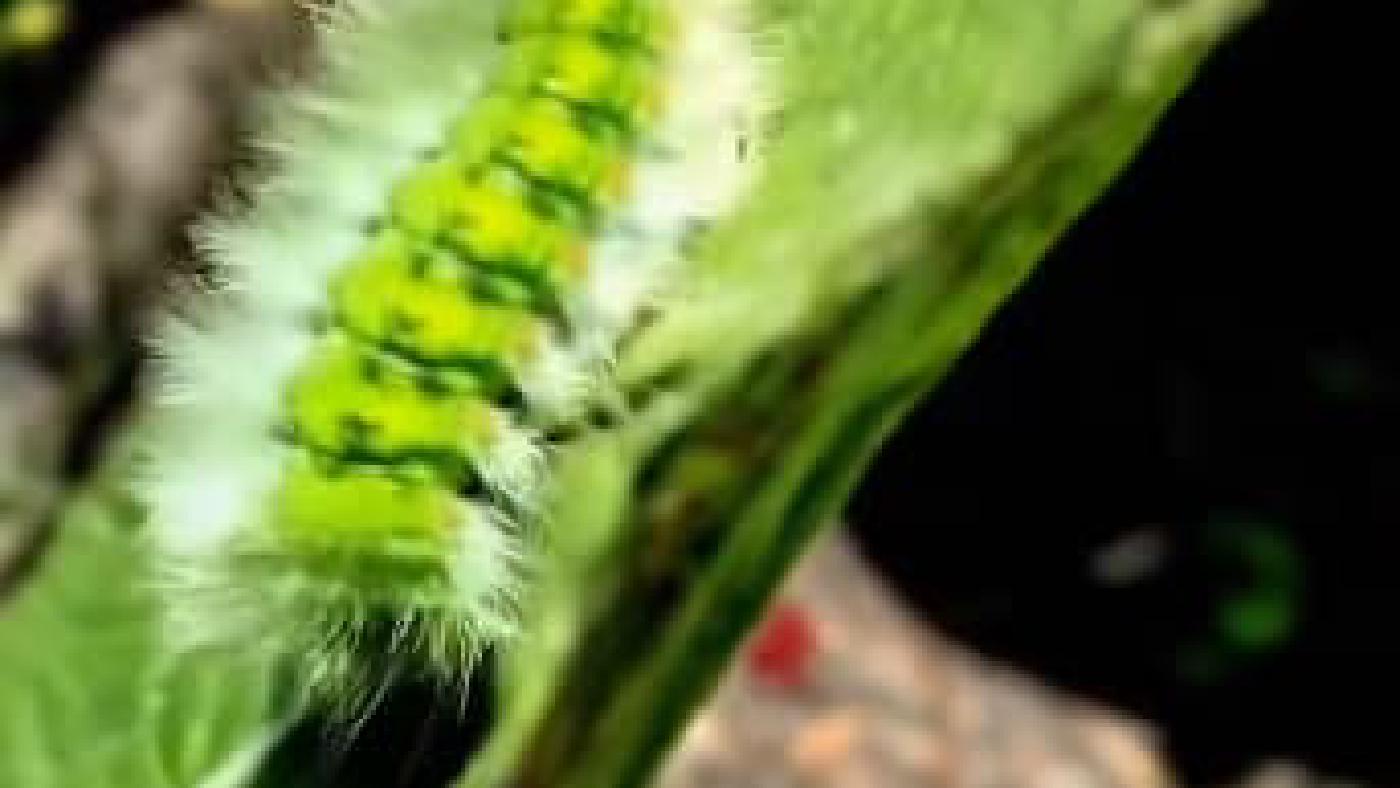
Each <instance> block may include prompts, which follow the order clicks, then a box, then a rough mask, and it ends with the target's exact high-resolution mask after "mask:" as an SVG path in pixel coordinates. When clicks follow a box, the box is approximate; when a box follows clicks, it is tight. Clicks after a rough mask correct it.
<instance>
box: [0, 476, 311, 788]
mask: <svg viewBox="0 0 1400 788" xmlns="http://www.w3.org/2000/svg"><path fill="white" fill-rule="evenodd" d="M64 526H65V527H64V528H63V531H62V535H61V537H60V540H59V542H58V544H56V545H54V546H53V547H52V548H51V549H50V551H49V553H48V555H47V556H46V558H45V562H44V565H43V567H42V571H41V573H40V576H39V578H38V579H37V580H36V581H35V582H32V583H30V584H29V585H28V586H27V587H26V588H25V589H23V591H22V592H20V593H19V594H18V595H17V596H16V597H14V598H12V599H9V600H7V602H6V607H5V608H3V609H0V785H7V786H24V788H49V787H50V786H52V788H73V786H84V788H104V787H106V786H111V787H112V788H127V787H128V786H129V788H160V786H193V785H203V786H209V787H210V788H215V787H216V786H233V785H241V784H244V783H245V782H246V780H247V779H248V777H249V775H250V774H252V772H253V770H254V769H255V767H256V766H257V764H258V762H259V761H260V759H261V756H262V753H263V751H264V750H265V749H266V748H267V747H268V746H270V745H271V744H272V742H273V741H274V740H275V739H276V738H277V736H278V734H279V733H280V730H281V724H280V723H279V722H278V720H279V719H281V718H282V716H283V715H284V714H285V712H284V711H283V710H281V708H280V705H279V697H280V694H279V693H278V692H276V688H275V686H274V682H273V680H272V672H271V671H270V670H268V668H267V666H266V665H261V664H232V663H230V662H228V661H226V660H223V659H219V658H214V657H211V656H209V655H194V654H190V655H184V656H176V655H172V654H171V653H170V651H169V646H168V644H167V643H166V642H164V641H163V638H162V633H161V632H160V617H159V611H158V609H157V606H156V603H155V599H154V594H153V591H152V588H151V577H150V575H149V573H148V572H147V566H146V561H145V555H144V553H143V550H142V547H141V545H140V543H139V539H138V537H137V536H136V531H135V530H134V529H132V528H131V527H129V526H126V525H124V524H122V523H121V522H119V521H118V517H117V516H116V514H115V512H114V509H113V508H109V507H107V506H104V505H103V504H102V503H101V502H99V501H98V500H96V499H92V500H86V501H83V502H80V503H79V504H77V505H75V506H74V507H73V509H72V511H71V513H70V515H69V516H68V517H66V518H65V523H64Z"/></svg>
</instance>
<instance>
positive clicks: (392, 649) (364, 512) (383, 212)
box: [0, 0, 1251, 786]
mask: <svg viewBox="0 0 1400 788" xmlns="http://www.w3.org/2000/svg"><path fill="white" fill-rule="evenodd" d="M1250 6H1251V4H1250V3H1248V2H1244V0H1239V1H1238V2H1236V1H1235V0H1181V1H1180V2H1165V1H1164V0H1163V1H1154V0H1044V2H1038V3H1036V4H1034V5H1030V6H1028V5H1027V4H1026V3H1024V2H1023V0H982V1H981V2H975V3H973V2H952V1H949V2H942V1H939V2H929V0H864V1H863V2H861V3H849V2H845V1H844V0H751V1H750V2H741V0H691V1H690V2H683V0H515V2H508V1H507V0H499V1H498V2H473V3H463V2H459V0H395V2H389V0H361V1H360V2H353V3H348V4H347V5H346V6H345V7H344V8H342V9H339V10H333V11H330V12H328V16H327V19H326V20H325V25H324V27H325V32H324V33H323V35H322V36H321V37H320V41H319V45H320V47H321V50H320V51H321V57H320V62H321V64H322V67H321V69H320V71H319V74H318V75H317V76H315V77H313V78H312V80H311V83H310V84H309V85H308V86H306V87H304V88H300V89H296V90H293V91H290V92H289V93H288V94H287V95H285V96H284V97H283V98H281V99H279V100H277V101H276V102H275V103H274V106H273V107H272V109H271V110H270V111H269V112H268V113H267V114H268V120H267V124H268V126H267V128H268V131H267V132H266V134H265V136H264V137H263V139H264V141H265V143H266V144H265V145H264V148H265V149H266V151H267V155H266V156H265V159H266V162H265V164H263V165H262V166H260V167H259V168H258V173H257V174H256V175H255V180H253V182H252V184H251V185H250V186H249V187H248V188H247V189H246V190H245V192H246V194H245V195H244V196H243V197H242V198H240V199H239V200H237V201H235V204H233V205H232V206H231V207H229V208H227V209H226V210H224V211H223V212H221V214H220V216H219V217H218V218H215V219H213V220H211V221H210V222H208V223H206V225H205V228H206V229H205V231H204V233H203V237H204V238H205V239H206V242H207V243H206V247H207V248H208V251H209V257H210V261H211V265H212V268H213V271H214V280H215V282H216V285H215V286H214V287H213V288H212V292H210V293H209V294H208V295H206V296H204V297H202V298H200V299H197V301H196V302H195V303H191V304H189V305H187V306H186V308H184V309H183V310H182V312H181V316H180V318H179V319H178V320H174V321H171V323H170V325H169V326H168V327H167V328H165V329H164V330H163V331H162V332H160V334H159V336H158V338H157V341H156V347H157V348H158V352H159V353H160V354H161V356H162V359H163V362H164V363H163V364H162V368H163V370H162V371H163V374H162V375H161V380H159V381H157V382H156V383H155V384H154V385H153V386H152V389H153V392H152V400H153V401H152V404H151V406H150V414H149V415H148V416H147V418H145V419H142V422H141V424H140V425H139V426H138V427H137V428H136V429H135V430H134V432H133V436H132V438H131V439H130V440H129V441H128V442H126V445H127V446H129V447H130V449H129V450H128V451H123V452H118V453H117V455H116V456H115V457H114V458H113V460H112V462H111V466H112V467H111V469H110V471H109V473H108V474H107V475H106V477H107V479H108V480H109V481H110V479H111V478H116V479H117V481H115V482H112V484H113V485H114V486H115V487H117V488H119V489H124V490H130V491H131V493H132V494H133V495H134V500H129V499H128V497H127V494H126V493H120V494H119V493H113V492H106V491H105V489H106V488H105V487H103V488H101V489H99V490H97V491H95V492H94V494H93V499H94V500H93V501H92V502H90V503H89V504H88V505H85V506H82V507H75V511H81V512H83V513H84V514H82V515H81V516H79V515H78V514H75V515H74V516H72V517H70V518H68V521H67V522H66V523H65V527H64V529H63V533H62V535H61V538H60V541H59V543H58V545H57V546H56V547H55V548H54V550H53V551H51V554H50V555H49V556H48V558H47V561H46V563H45V568H44V570H43V571H41V572H39V573H38V574H37V575H36V578H35V579H34V580H33V581H32V582H31V583H30V585H29V587H28V588H27V589H25V592H24V593H23V594H21V595H20V596H19V597H18V598H17V599H16V600H15V601H14V602H13V603H12V606H11V607H10V608H8V609H7V610H5V611H4V612H3V613H0V711H3V712H5V713H3V714H0V784H11V783H14V784H19V785H37V786H42V785H55V786H62V785H72V784H84V785H103V784H110V785H166V784H169V785H196V784H209V785H221V784H242V783H245V782H247V781H249V780H257V778H256V776H255V775H256V774H257V772H258V768H259V762H260V756H261V755H262V754H264V753H265V752H266V751H267V749H268V748H269V746H270V742H272V741H274V740H275V739H276V738H277V736H278V733H279V732H280V731H282V730H284V729H285V727H286V726H287V725H289V724H291V723H292V722H293V721H294V720H295V719H296V718H297V717H298V716H300V715H301V714H303V713H305V712H306V711H308V709H310V708H313V707H317V706H320V707H325V706H330V707H339V709H340V712H341V715H342V718H346V717H347V716H348V718H353V717H354V716H355V715H357V714H358V713H360V712H362V711H364V710H365V709H366V708H372V706H373V704H374V702H375V699H376V697H377V695H378V694H379V693H380V692H381V691H388V689H389V687H390V686H391V684H392V682H393V680H394V678H396V677H397V676H400V675H402V674H404V673H405V672H410V673H414V674H420V673H421V674H424V675H427V676H430V677H432V678H433V680H434V681H437V682H439V683H440V684H441V685H442V686H443V687H444V689H445V692H444V694H445V695H448V696H450V695H452V693H453V690H454V688H455V687H460V686H461V685H462V682H463V681H464V680H465V677H466V675H467V674H468V672H469V671H470V670H471V668H472V666H473V664H474V662H475V661H476V659H477V658H478V656H479V655H480V653H481V652H482V650H483V649H486V648H488V647H495V648H496V649H497V650H498V651H499V653H500V654H501V661H502V664H503V666H504V670H503V678H502V680H501V682H500V686H499V687H498V688H497V692H498V698H499V700H498V706H499V708H500V710H501V711H500V714H499V715H498V720H497V721H496V724H495V726H494V728H493V731H492V732H491V735H490V737H489V738H488V740H487V742H486V745H485V748H484V749H483V750H482V752H481V753H480V755H479V757H478V758H476V759H475V760H474V761H473V763H472V764H471V765H470V767H469V769H468V771H467V773H466V774H465V775H463V778H462V780H463V784H465V785H483V786H486V785H500V784H520V785H540V786H559V785H586V786H595V785H601V786H611V785H634V784H642V783H644V782H645V781H646V780H647V778H648V776H649V775H650V773H651V771H652V770H653V769H654V768H655V766H656V764H657V763H658V762H659V761H660V760H661V758H662V757H663V756H664V753H665V751H666V749H667V747H668V746H669V745H670V743H671V742H672V741H673V740H674V738H675V736H676V734H677V732H678V731H679V730H681V728H682V726H683V725H684V722H685V720H686V719H687V717H688V715H689V713H690V712H691V711H692V710H693V709H694V707H695V706H696V704H698V703H699V702H700V701H701V700H702V699H703V697H704V694H705V690H706V688H707V687H709V686H710V685H711V684H712V683H713V682H714V680H715V678H716V676H717V675H718V671H719V670H720V668H721V667H722V665H723V663H724V661H725V659H726V657H727V655H728V654H729V653H730V652H731V651H732V649H733V648H734V647H735V645H736V644H737V642H738V641H739V640H740V638H741V637H742V636H743V633H744V631H745V630H746V628H747V626H748V625H749V624H751V623H752V622H753V621H754V620H755V619H756V618H757V616H758V615H759V613H760V611H761V608H762V605H763V603H764V601H765V600H766V599H767V597H768V595H769V594H770V593H771V591H772V590H773V588H774V587H775V586H776V585H777V584H778V583H779V582H780V580H781V578H782V576H783V574H784V572H785V571H786V569H787V568H788V567H789V566H790V565H791V563H792V562H793V561H795V560H796V558H797V557H798V556H799V555H800V554H801V552H802V550H803V548H804V547H805V546H806V545H807V544H808V543H809V542H810V540H811V538H812V537H813V535H814V534H815V533H817V532H818V530H819V529H820V527H821V526H822V525H823V524H825V523H827V522H830V521H831V519H832V518H833V516H834V515H835V514H836V513H837V512H838V511H839V507H840V505H841V504H842V502H843V501H844V499H845V496H846V495H847V494H848V493H849V491H850V489H851V488H852V486H853V485H854V484H855V482H856V480H857V479H858V478H859V474H860V472H861V470H862V469H863V467H864V464H865V462H866V461H867V460H868V458H869V456H870V455H871V453H872V452H873V451H874V449H875V448H876V447H877V446H878V444H879V441H880V440H881V439H882V438H883V437H884V436H885V435H886V434H887V433H888V431H889V430H890V429H892V428H893V426H894V425H895V424H896V423H897V422H898V419H899V417H900V415H901V414H902V413H903V411H904V410H905V409H906V408H908V407H909V406H910V405H911V404H912V403H913V402H914V401H916V399H917V398H918V397H919V396H920V395H921V394H922V393H924V392H925V391H927V390H928V388H929V387H931V386H932V385H934V384H935V383H936V382H937V381H938V380H939V379H940V377H941V376H942V374H943V373H944V372H945V371H946V369H947V368H948V366H949V365H950V364H951V363H952V361H953V360H954V359H955V358H956V357H957V355H958V354H959V352H960V351H961V350H962V349H963V348H965V347H966V346H967V345H968V344H969V343H970V342H971V341H972V340H973V338H974V337H975V335H976V333H977V331H978V329H979V328H980V327H981V325H982V324H983V323H984V322H985V321H986V320H987V318H988V317H989V315H990V314H991V313H992V312H993V311H994V309H995V308H996V306H997V305H998V304H999V303H1000V302H1001V301H1002V300H1003V299H1005V298H1006V297H1007V295H1008V294H1009V293H1010V292H1012V291H1013V290H1014V288H1015V286H1016V285H1017V283H1019V281H1020V280H1021V279H1022V278H1023V277H1024V275H1025V273H1026V272H1027V271H1028V270H1029V268H1030V266H1031V265H1032V264H1033V263H1034V261H1035V260H1036V258H1037V257H1038V256H1039V255H1040V254H1041V253H1042V252H1043V251H1044V249H1045V248H1046V247H1047V245H1048V244H1049V243H1050V242H1051V241H1052V240H1053V239H1054V237H1055V236H1056V234H1057V233H1059V232H1060V231H1061V230H1062V229H1063V228H1064V227H1065V226H1066V224H1067V223H1068V222H1069V221H1070V220H1072V218H1073V217H1074V216H1075V215H1076V214H1077V213H1078V212H1079V211H1081V210H1082V209H1083V207H1084V206H1085V205H1086V204H1087V203H1088V202H1089V201H1090V200H1091V199H1092V197H1093V196H1094V195H1095V194H1096V193H1097V192H1098V191H1099V190H1100V189H1101V188H1102V187H1103V186H1104V185H1105V184H1106V183H1107V182H1108V180H1109V179H1110V178H1111V176H1112V174H1113V173H1114V172H1115V171H1116V170H1117V169H1118V168H1119V167H1120V166H1121V165H1122V164H1123V163H1124V161H1126V159H1127V158H1128V157H1129V155H1130V154H1131V152H1132V150H1133V149H1134V148H1135V147H1136V145H1137V144H1138V143H1139V142H1140V141H1141V139H1142V138H1143V137H1144V136H1145V135H1146V134H1147V132H1148V131H1149V130H1150V127H1151V124H1152V122H1153V121H1154V120H1155V118H1156V117H1157V115H1158V114H1159V113H1160V111H1161V110H1162V108H1163V107H1164V106H1166V104H1167V103H1169V101H1170V99H1171V98H1172V97H1173V96H1174V95H1175V94H1176V93H1177V92H1178V91H1179V90H1180V88H1181V87H1182V85H1183V84H1184V83H1185V81H1186V80H1187V78H1188V77H1189V75H1190V73H1191V71H1192V69H1193V67H1194V66H1195V65H1196V64H1197V63H1198V62H1199V60H1200V58H1201V57H1203V56H1204V54H1205V53H1206V52H1207V51H1208V49H1209V47H1210V46H1211V45H1213V44H1214V43H1215V42H1216V41H1217V40H1219V38H1220V36H1221V35H1222V34H1223V33H1224V32H1225V31H1226V30H1228V29H1229V27H1230V26H1232V25H1233V24H1234V23H1235V22H1236V21H1238V20H1239V19H1240V18H1242V16H1243V15H1244V13H1245V12H1246V11H1247V10H1249V8H1250ZM128 466H130V467H128ZM122 477H127V478H131V477H134V481H133V482H129V483H128V482H125V481H123V480H122ZM85 621H86V622H101V626H100V627H99V626H85V625H84V622H85ZM104 633H110V634H104ZM106 638H110V644H112V645H109V646H107V647H105V648H104V647H103V645H102V643H104V642H109V641H107V640H105V639H106ZM20 665H25V666H28V667H26V668H25V669H24V670H18V669H11V666H20ZM449 703H450V701H449ZM19 709H24V710H27V711H25V712H24V713H22V714H21V713H15V712H14V711H13V710H19ZM346 711H349V712H350V714H349V715H345V714H344V712H346ZM352 721H353V719H347V722H352ZM350 727H352V728H353V725H351V726H350ZM346 735H347V736H350V735H351V734H350V733H347V734H346ZM404 755H405V757H407V756H408V754H407V753H405V754H404ZM74 775H83V777H82V778H80V779H77V781H76V782H75V778H74ZM269 779H271V778H269V777H267V776H264V778H263V781H262V782H263V783H266V782H267V780H269ZM16 780H18V782H15V781H16Z"/></svg>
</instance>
